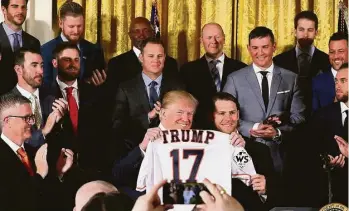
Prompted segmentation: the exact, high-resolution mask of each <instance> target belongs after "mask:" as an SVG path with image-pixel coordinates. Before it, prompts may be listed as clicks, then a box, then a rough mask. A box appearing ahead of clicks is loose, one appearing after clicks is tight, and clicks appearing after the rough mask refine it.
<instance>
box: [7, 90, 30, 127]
mask: <svg viewBox="0 0 349 211" xmlns="http://www.w3.org/2000/svg"><path fill="white" fill-rule="evenodd" d="M30 103H31V102H30V100H28V99H27V98H26V97H24V96H22V95H17V94H13V93H7V94H4V95H1V96H0V127H1V128H2V122H3V120H4V118H5V117H4V116H2V115H3V112H4V111H5V110H7V109H9V108H13V107H16V106H18V105H23V104H30Z"/></svg>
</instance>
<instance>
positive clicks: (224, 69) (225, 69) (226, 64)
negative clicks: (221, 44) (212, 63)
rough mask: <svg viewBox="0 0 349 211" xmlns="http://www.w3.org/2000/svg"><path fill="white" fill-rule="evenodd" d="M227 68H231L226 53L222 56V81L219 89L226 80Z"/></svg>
mask: <svg viewBox="0 0 349 211" xmlns="http://www.w3.org/2000/svg"><path fill="white" fill-rule="evenodd" d="M229 69H232V67H230V66H229V64H228V58H227V55H225V56H224V65H223V72H222V73H223V74H222V82H221V90H223V88H224V85H225V82H227V78H228V75H229Z"/></svg>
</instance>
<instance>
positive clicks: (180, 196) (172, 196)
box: [162, 182, 210, 204]
mask: <svg viewBox="0 0 349 211" xmlns="http://www.w3.org/2000/svg"><path fill="white" fill-rule="evenodd" d="M203 190H204V191H207V192H208V193H210V192H209V191H208V189H207V188H206V186H205V185H204V184H203V183H174V182H171V183H166V184H165V185H164V186H163V197H162V199H163V202H164V204H203V203H204V202H203V201H202V199H201V197H200V194H199V193H200V192H201V191H203Z"/></svg>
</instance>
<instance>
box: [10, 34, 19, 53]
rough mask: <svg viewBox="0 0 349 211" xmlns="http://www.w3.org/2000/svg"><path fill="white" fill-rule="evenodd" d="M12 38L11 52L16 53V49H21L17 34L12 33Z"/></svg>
mask: <svg viewBox="0 0 349 211" xmlns="http://www.w3.org/2000/svg"><path fill="white" fill-rule="evenodd" d="M12 36H13V52H16V51H17V50H18V49H20V48H21V45H20V44H19V40H18V34H17V33H14V34H12Z"/></svg>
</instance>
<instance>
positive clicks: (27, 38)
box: [0, 23, 40, 95]
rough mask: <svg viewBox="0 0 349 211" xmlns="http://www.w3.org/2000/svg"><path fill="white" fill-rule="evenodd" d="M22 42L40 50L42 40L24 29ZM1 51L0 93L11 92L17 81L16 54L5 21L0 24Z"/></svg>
mask: <svg viewBox="0 0 349 211" xmlns="http://www.w3.org/2000/svg"><path fill="white" fill-rule="evenodd" d="M22 42H23V47H24V48H30V49H35V50H37V51H40V41H39V40H38V39H36V38H35V37H33V36H32V35H30V34H28V33H26V32H25V31H22ZM0 51H1V57H0V74H1V77H0V95H2V94H5V93H7V92H9V91H10V90H11V89H12V88H13V87H14V86H15V85H16V83H17V76H16V72H15V71H14V69H13V67H14V59H15V56H14V53H13V51H12V47H11V43H10V41H9V39H8V36H7V34H6V32H5V30H4V27H3V23H1V24H0Z"/></svg>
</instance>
